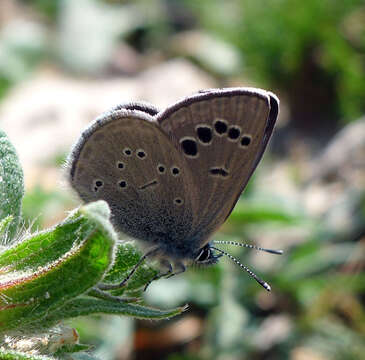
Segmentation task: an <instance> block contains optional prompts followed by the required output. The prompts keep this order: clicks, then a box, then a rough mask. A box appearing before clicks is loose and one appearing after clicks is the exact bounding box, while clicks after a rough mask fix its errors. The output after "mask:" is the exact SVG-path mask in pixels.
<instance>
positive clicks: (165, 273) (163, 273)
mask: <svg viewBox="0 0 365 360" xmlns="http://www.w3.org/2000/svg"><path fill="white" fill-rule="evenodd" d="M160 264H161V266H165V267H166V268H167V271H165V272H160V273H158V274H156V275H155V276H154V277H153V278H152V279H151V280H150V281H149V282H148V283H147V284H146V285H145V287H144V289H143V291H146V290H147V288H148V287H149V286H150V285H151V283H152V282H153V281H155V280H158V279H161V278H163V277H165V276H167V275H170V274H171V273H172V265H171V264H170V262H169V261H167V260H166V259H162V260H160ZM167 278H168V276H167Z"/></svg>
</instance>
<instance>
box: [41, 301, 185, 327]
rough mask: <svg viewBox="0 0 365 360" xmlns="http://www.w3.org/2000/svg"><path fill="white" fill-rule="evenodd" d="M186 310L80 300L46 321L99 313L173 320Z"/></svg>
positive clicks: (54, 313) (50, 315)
mask: <svg viewBox="0 0 365 360" xmlns="http://www.w3.org/2000/svg"><path fill="white" fill-rule="evenodd" d="M185 310H186V306H184V307H178V308H175V309H170V310H159V309H154V308H150V307H146V306H143V305H138V304H131V303H123V302H112V301H108V300H101V299H92V298H79V299H74V300H72V301H70V302H69V303H68V304H66V305H65V306H64V307H63V308H60V309H57V310H56V311H54V312H52V313H49V314H48V316H47V317H45V318H44V321H45V322H49V323H54V319H55V318H59V317H60V316H61V315H62V317H63V318H65V319H66V318H73V317H77V316H82V315H89V314H98V313H102V314H115V315H124V316H132V317H134V318H137V319H151V320H152V319H153V320H158V319H167V318H171V317H173V316H176V315H179V314H181V313H182V312H183V311H185Z"/></svg>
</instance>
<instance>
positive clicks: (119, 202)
mask: <svg viewBox="0 0 365 360" xmlns="http://www.w3.org/2000/svg"><path fill="white" fill-rule="evenodd" d="M133 108H134V109H136V108H138V107H136V106H134V107H133ZM149 113H151V112H150V111H144V112H142V111H138V110H128V108H126V107H119V108H115V109H114V110H113V111H111V112H109V113H107V114H104V115H103V116H101V117H100V118H99V119H97V120H96V121H95V122H94V123H93V124H92V125H91V126H90V127H89V128H87V129H86V130H85V131H84V132H83V134H82V136H81V138H80V140H79V141H78V143H77V144H76V145H75V146H74V148H73V151H72V153H71V155H70V158H69V172H70V182H71V185H72V186H73V188H74V189H75V190H76V191H77V193H78V194H79V196H80V197H81V199H83V200H84V201H85V202H90V201H95V200H99V199H102V200H105V201H107V202H108V204H109V206H110V208H111V211H112V222H113V223H114V224H115V226H116V227H117V228H118V229H119V230H121V231H123V232H124V233H126V234H128V235H130V236H133V237H135V238H138V239H141V240H145V241H149V242H153V241H154V240H156V239H159V238H161V237H164V236H165V234H168V236H170V237H176V238H181V237H184V236H187V235H188V234H189V231H190V229H191V223H192V213H193V210H192V208H191V199H190V194H191V192H190V191H189V189H188V187H187V181H185V180H184V179H185V178H186V177H188V178H190V177H191V174H190V170H189V169H188V168H187V167H186V162H185V159H184V158H183V157H182V156H181V154H180V153H179V151H178V150H177V149H176V147H175V146H174V145H173V143H172V142H171V141H170V140H169V138H168V136H167V135H166V134H165V133H164V132H163V131H162V130H161V129H160V128H159V126H158V125H157V124H156V123H155V121H154V120H153V118H152V117H151V116H150V115H149Z"/></svg>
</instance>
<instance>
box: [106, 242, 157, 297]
mask: <svg viewBox="0 0 365 360" xmlns="http://www.w3.org/2000/svg"><path fill="white" fill-rule="evenodd" d="M141 256H142V253H141V252H140V251H139V250H138V249H137V248H136V246H135V244H134V243H132V242H125V243H118V246H117V251H116V255H115V259H114V263H113V266H112V268H111V269H110V270H109V271H108V273H107V275H106V276H105V278H104V282H105V283H109V284H110V283H114V284H115V283H119V282H121V281H123V280H124V279H125V278H126V277H127V276H128V274H129V272H130V271H131V269H132V268H133V267H134V265H136V264H137V262H138V261H139V259H140V258H141ZM157 273H158V270H156V269H155V268H153V267H152V266H151V265H149V264H146V263H142V265H141V266H139V267H138V269H137V270H136V272H135V273H134V274H133V276H132V277H131V279H130V280H129V281H128V283H127V285H126V286H125V287H123V288H121V289H118V290H113V291H112V294H113V295H121V294H123V293H124V292H130V291H134V290H138V289H140V288H141V287H143V286H144V285H145V284H146V283H148V282H149V281H151V280H152V279H153V277H154V276H155V275H157Z"/></svg>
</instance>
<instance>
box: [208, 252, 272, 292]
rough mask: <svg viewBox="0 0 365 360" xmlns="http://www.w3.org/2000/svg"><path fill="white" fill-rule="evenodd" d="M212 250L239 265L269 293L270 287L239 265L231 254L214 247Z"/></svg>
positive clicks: (241, 265) (245, 267)
mask: <svg viewBox="0 0 365 360" xmlns="http://www.w3.org/2000/svg"><path fill="white" fill-rule="evenodd" d="M211 248H212V249H214V250H216V251H218V252H220V253H221V254H223V255H226V256H228V257H229V258H230V259H231V260H232V261H233V262H235V263H236V264H237V265H239V266H240V267H241V268H242V269H244V270H246V271H247V272H248V274H249V275H250V276H251V277H253V278H254V279H255V280H256V281H257V282H258V283H259V284H260V285H261V286H262V287H263V288H265V289H266V290H267V291H271V286H270V285H269V284H268V283H267V282H266V281H264V280H262V279H260V278H259V277H258V276H257V275H256V274H255V273H254V272H252V271H251V270H250V269H249V268H248V267H247V266H245V265H243V264H241V263H240V262H239V261H238V260H237V259H236V258H235V257H233V256H232V255H231V254H228V253H227V252H225V251H223V250H221V249H218V248H216V247H214V246H211Z"/></svg>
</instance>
